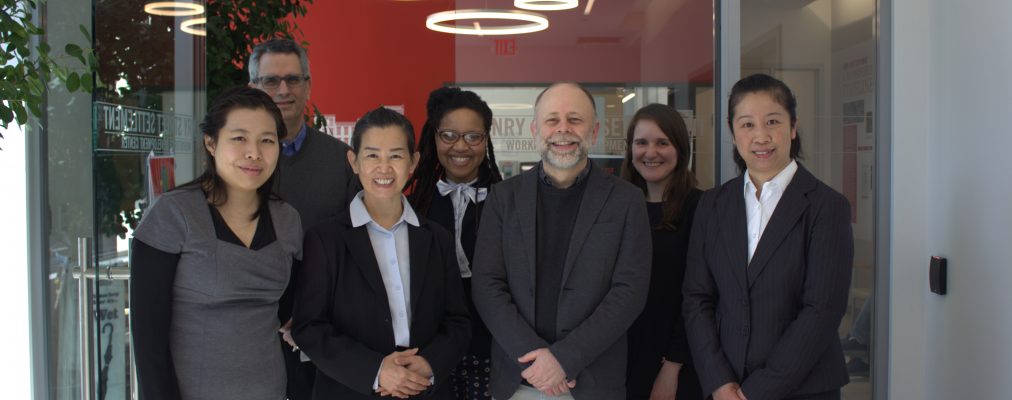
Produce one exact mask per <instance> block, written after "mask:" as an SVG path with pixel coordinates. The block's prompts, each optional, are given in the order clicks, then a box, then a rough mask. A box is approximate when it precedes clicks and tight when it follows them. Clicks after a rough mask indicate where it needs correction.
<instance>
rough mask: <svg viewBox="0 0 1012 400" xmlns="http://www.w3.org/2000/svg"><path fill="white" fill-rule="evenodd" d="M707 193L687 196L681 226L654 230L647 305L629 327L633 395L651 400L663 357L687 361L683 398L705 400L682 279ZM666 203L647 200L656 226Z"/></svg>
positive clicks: (681, 387) (682, 377)
mask: <svg viewBox="0 0 1012 400" xmlns="http://www.w3.org/2000/svg"><path fill="white" fill-rule="evenodd" d="M700 195H702V191H700V190H698V189H693V190H692V192H691V193H690V194H689V196H688V197H687V198H686V200H685V204H684V206H683V207H682V212H681V215H680V217H679V223H678V227H677V229H676V230H673V231H671V230H656V229H655V230H653V231H652V233H653V234H652V236H653V264H652V266H651V271H650V290H649V292H648V293H647V304H646V307H645V308H644V309H643V312H642V313H641V314H640V316H639V318H637V319H636V321H635V322H633V324H632V326H631V327H630V328H629V359H628V364H627V368H626V372H627V373H626V391H627V392H628V398H629V399H646V398H649V397H650V391H651V389H652V388H653V385H654V379H655V378H657V373H658V372H659V371H660V369H661V362H662V360H668V361H672V362H676V363H680V364H682V368H681V371H680V372H679V375H678V394H677V398H678V399H702V398H703V395H702V389H701V388H700V386H699V379H698V377H697V375H696V372H695V370H694V369H693V367H692V359H691V356H690V354H689V343H688V339H687V337H686V334H685V322H684V321H683V319H682V282H683V279H684V276H685V265H686V262H685V258H686V254H687V253H688V248H689V232H691V231H692V219H693V215H694V214H695V211H696V205H697V203H698V202H699V197H700ZM663 206H664V203H647V214H648V215H649V217H650V226H651V227H654V226H657V224H658V223H659V222H660V221H661V216H662V214H663Z"/></svg>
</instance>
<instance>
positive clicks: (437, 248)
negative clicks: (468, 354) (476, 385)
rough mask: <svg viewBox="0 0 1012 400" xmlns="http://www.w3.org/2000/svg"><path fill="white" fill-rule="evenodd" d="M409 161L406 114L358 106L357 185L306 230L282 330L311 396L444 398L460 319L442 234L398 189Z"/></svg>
mask: <svg viewBox="0 0 1012 400" xmlns="http://www.w3.org/2000/svg"><path fill="white" fill-rule="evenodd" d="M417 160H418V153H416V152H415V149H414V134H413V129H412V127H411V123H410V122H409V121H408V120H407V118H405V117H404V116H403V115H400V114H398V113H396V112H394V111H390V110H388V109H386V108H382V107H380V108H377V109H375V110H372V111H370V112H368V113H366V114H365V115H364V116H363V117H362V118H361V119H360V120H359V121H358V123H356V125H355V129H354V132H353V134H352V150H351V151H349V152H348V161H349V163H351V164H352V168H353V169H354V170H355V173H356V174H358V176H359V180H360V182H361V183H362V187H363V188H364V190H363V191H362V192H359V194H358V195H356V196H355V198H354V199H353V200H352V202H351V204H350V205H349V211H348V213H346V214H343V215H341V216H339V217H337V218H334V219H330V220H325V221H324V222H322V223H321V224H319V225H318V226H317V227H316V228H314V229H312V230H310V231H309V232H307V233H306V240H305V247H304V250H303V254H304V256H303V265H302V268H303V269H304V270H303V272H301V273H300V274H299V281H298V288H297V290H296V299H295V307H294V312H293V314H294V315H293V319H294V326H295V327H294V329H293V333H294V337H295V342H296V343H298V345H299V346H300V347H301V349H302V351H303V352H304V353H305V354H306V355H307V356H309V358H310V359H312V361H313V362H314V363H315V364H316V366H317V368H318V372H317V377H316V385H315V387H314V389H313V398H315V399H367V398H372V397H374V396H375V395H380V396H393V397H399V398H408V397H416V396H426V397H429V398H435V399H452V398H453V392H452V390H451V388H450V387H449V385H447V384H445V383H446V382H447V381H448V379H449V377H450V371H451V370H452V369H453V367H454V366H456V364H457V362H458V361H460V358H461V356H463V354H464V350H465V349H467V345H468V342H469V340H470V336H471V334H470V332H471V331H470V329H471V327H470V317H469V316H468V311H467V306H466V304H465V300H464V292H463V288H462V286H461V280H460V273H459V272H458V270H457V261H456V257H455V255H454V254H455V253H454V248H453V243H452V242H451V241H450V238H449V235H448V234H447V232H446V230H444V229H443V228H441V227H439V226H438V225H437V224H433V223H431V222H429V221H427V220H425V219H424V218H419V217H418V216H416V215H415V213H414V211H413V210H412V209H411V206H410V205H409V204H408V201H407V199H406V198H405V197H404V196H403V195H402V194H401V190H402V189H403V187H404V184H405V182H407V180H408V176H409V175H410V174H411V172H412V171H413V170H414V168H415V165H416V163H417Z"/></svg>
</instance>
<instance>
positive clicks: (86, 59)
mask: <svg viewBox="0 0 1012 400" xmlns="http://www.w3.org/2000/svg"><path fill="white" fill-rule="evenodd" d="M42 1H44V0H0V11H2V12H0V50H2V51H0V57H2V64H3V69H2V70H0V71H2V72H0V75H2V78H3V79H0V98H2V99H3V101H2V102H0V124H2V126H3V127H5V128H6V127H9V126H10V124H11V123H13V122H15V121H16V122H17V124H18V125H24V124H25V123H27V122H28V116H29V115H28V114H29V113H31V115H34V116H35V117H41V116H42V105H43V96H44V95H45V93H46V90H47V88H48V87H49V86H50V85H56V84H61V83H62V84H64V85H66V88H67V90H68V91H70V92H76V91H79V90H83V91H85V92H91V91H92V90H94V88H95V86H96V85H95V82H94V81H93V78H92V76H93V74H92V71H94V70H95V68H96V66H97V65H98V61H97V59H96V58H95V53H94V51H93V50H92V49H91V48H86V47H81V46H79V45H76V44H73V43H71V44H67V45H66V46H65V47H64V48H63V53H64V54H62V55H54V54H53V52H52V49H51V48H50V46H49V44H48V43H46V42H45V41H42V40H39V39H41V38H43V37H44V35H45V31H43V29H42V28H40V27H38V26H36V25H35V24H34V23H32V17H33V13H34V12H35V11H36V10H37V9H38V7H39V5H40V4H41V3H42ZM80 28H81V34H82V35H84V40H85V42H87V43H90V42H91V34H89V33H88V30H87V29H86V28H85V27H84V26H80ZM71 59H72V60H77V62H78V63H80V65H79V66H77V67H75V68H71V67H68V66H66V61H67V60H71ZM0 138H3V135H2V134H0Z"/></svg>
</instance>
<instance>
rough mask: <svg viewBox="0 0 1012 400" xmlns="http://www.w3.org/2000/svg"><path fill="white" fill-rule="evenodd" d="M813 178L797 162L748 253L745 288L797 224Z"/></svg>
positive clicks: (811, 187) (806, 201)
mask: <svg viewBox="0 0 1012 400" xmlns="http://www.w3.org/2000/svg"><path fill="white" fill-rule="evenodd" d="M815 182H816V181H815V177H814V176H812V174H811V173H809V172H808V171H807V170H805V169H804V168H803V167H801V164H798V170H797V172H795V173H794V177H793V178H792V179H791V183H789V184H787V188H785V189H784V195H783V196H782V197H781V198H780V202H778V203H777V207H776V209H774V210H773V215H771V216H770V222H769V224H768V225H766V229H765V230H763V234H762V236H761V237H760V238H759V244H758V245H756V249H755V253H754V254H753V255H752V262H751V263H749V266H748V283H749V287H751V286H752V284H753V283H754V282H755V280H756V278H758V277H759V274H760V273H762V271H763V269H764V268H766V265H767V264H769V261H770V258H771V257H773V253H774V252H776V250H777V247H779V246H780V243H781V242H783V240H784V238H785V237H787V234H788V233H790V232H791V230H792V229H794V226H795V225H797V222H798V219H799V218H801V216H802V215H803V214H804V213H805V210H806V209H807V208H808V199H807V198H806V197H805V196H806V195H807V193H808V192H809V191H811V190H812V189H815Z"/></svg>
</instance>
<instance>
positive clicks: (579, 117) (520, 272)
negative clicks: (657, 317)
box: [471, 83, 651, 399]
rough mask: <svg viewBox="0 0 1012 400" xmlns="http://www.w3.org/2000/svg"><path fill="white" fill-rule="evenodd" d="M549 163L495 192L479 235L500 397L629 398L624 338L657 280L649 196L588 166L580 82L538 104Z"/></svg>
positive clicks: (482, 290)
mask: <svg viewBox="0 0 1012 400" xmlns="http://www.w3.org/2000/svg"><path fill="white" fill-rule="evenodd" d="M535 115H536V118H535V121H534V122H533V123H532V124H531V132H532V133H533V135H534V141H535V143H536V145H537V148H538V151H539V152H540V153H541V163H540V164H538V166H537V167H536V168H532V169H531V170H529V171H527V172H524V173H523V174H521V175H520V176H517V177H515V178H512V179H509V180H507V181H504V182H502V183H499V184H497V185H495V186H493V187H492V191H491V194H489V196H488V200H486V201H487V202H486V205H485V210H484V213H483V214H482V219H481V221H482V222H481V226H480V227H479V228H478V246H476V251H475V262H474V263H473V265H472V266H473V271H472V272H473V278H472V282H471V283H472V287H473V293H474V302H475V306H476V308H477V310H478V313H479V314H480V315H481V317H482V319H483V320H484V321H485V323H486V324H487V325H488V328H489V331H490V332H491V333H492V337H493V339H494V341H493V343H492V372H491V377H490V382H489V390H490V392H491V394H492V396H493V397H495V398H497V399H538V398H543V397H541V396H543V395H547V396H551V397H549V398H562V399H571V398H578V399H616V398H623V397H625V393H626V392H625V363H626V349H627V345H626V336H625V333H626V330H627V329H628V328H629V326H630V325H631V324H632V322H633V320H635V318H636V316H637V315H639V313H640V311H641V310H642V308H643V306H644V304H645V301H646V293H647V286H648V284H649V280H650V254H651V239H650V228H649V226H648V225H649V223H648V221H649V219H648V218H647V212H646V206H645V204H646V201H645V200H644V198H643V191H642V190H639V189H637V188H636V187H634V186H633V185H631V184H629V183H628V182H625V181H623V180H621V179H618V178H617V177H614V176H612V175H607V174H605V173H604V172H603V171H602V170H601V169H600V168H599V167H597V166H595V165H594V164H593V163H591V162H590V161H589V160H588V158H587V153H588V151H589V149H590V146H591V145H593V144H594V142H595V141H596V140H597V133H598V123H597V120H596V118H597V115H596V112H595V106H594V98H593V96H591V94H590V93H589V92H588V91H587V90H586V89H584V88H583V87H581V86H580V85H578V84H575V83H556V84H553V85H552V86H550V87H548V89H545V91H543V92H541V94H540V95H538V98H537V101H536V102H535Z"/></svg>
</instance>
